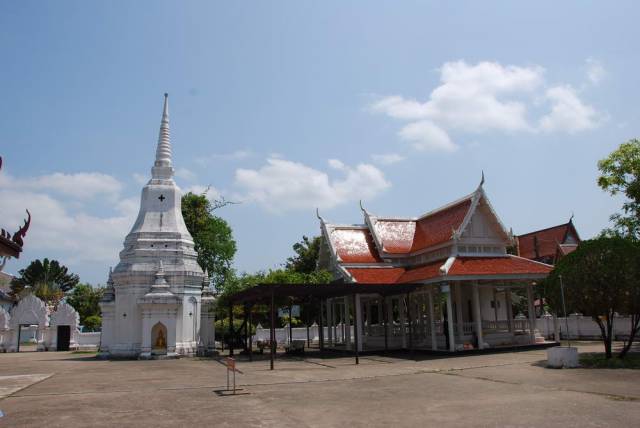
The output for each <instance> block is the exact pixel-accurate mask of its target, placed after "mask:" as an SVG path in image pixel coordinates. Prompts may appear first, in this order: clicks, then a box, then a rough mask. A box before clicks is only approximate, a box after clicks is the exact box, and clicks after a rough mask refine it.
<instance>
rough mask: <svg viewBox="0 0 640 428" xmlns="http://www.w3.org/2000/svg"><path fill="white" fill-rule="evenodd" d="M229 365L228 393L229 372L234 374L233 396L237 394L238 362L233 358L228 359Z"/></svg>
mask: <svg viewBox="0 0 640 428" xmlns="http://www.w3.org/2000/svg"><path fill="white" fill-rule="evenodd" d="M225 363H226V365H227V391H228V390H229V372H233V395H235V394H236V360H235V358H232V357H227V359H226V360H225Z"/></svg>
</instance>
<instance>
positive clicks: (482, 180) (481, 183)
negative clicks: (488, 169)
mask: <svg viewBox="0 0 640 428" xmlns="http://www.w3.org/2000/svg"><path fill="white" fill-rule="evenodd" d="M483 185H484V170H482V178H481V179H480V185H479V186H478V187H482V186H483Z"/></svg>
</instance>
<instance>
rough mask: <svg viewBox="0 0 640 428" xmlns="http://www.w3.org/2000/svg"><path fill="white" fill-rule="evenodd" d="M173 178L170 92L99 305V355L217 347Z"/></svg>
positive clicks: (202, 276) (178, 352) (176, 352)
mask: <svg viewBox="0 0 640 428" xmlns="http://www.w3.org/2000/svg"><path fill="white" fill-rule="evenodd" d="M173 173H174V170H173V166H172V161H171V142H170V134H169V102H168V95H167V94H165V98H164V108H163V112H162V122H161V124H160V136H159V137H158V146H157V149H156V158H155V162H154V164H153V167H152V168H151V180H149V182H148V183H147V184H146V185H145V186H144V187H143V189H142V198H141V201H140V212H139V213H138V218H137V220H136V222H135V224H134V225H133V228H132V229H131V232H129V234H128V235H127V237H126V238H125V240H124V249H123V250H122V251H121V252H120V263H118V265H117V266H116V268H115V269H114V270H113V272H110V273H109V281H108V283H107V285H108V290H107V293H105V296H104V298H103V300H102V302H101V303H100V306H101V308H102V320H103V321H102V338H101V344H100V352H101V355H102V356H105V357H129V358H131V357H138V358H152V357H154V356H160V355H163V356H165V355H166V356H178V355H193V354H194V353H196V352H198V351H201V353H208V352H211V351H212V350H213V339H214V338H213V315H212V313H213V303H212V299H210V298H209V299H204V302H205V303H204V304H205V307H204V308H202V305H201V303H202V294H203V291H202V290H203V288H204V287H206V286H207V285H208V278H207V275H206V274H205V273H204V272H203V271H202V269H201V268H200V266H199V265H198V262H197V253H196V251H195V250H194V244H193V238H192V237H191V235H190V234H189V231H188V230H187V226H186V225H185V222H184V219H183V218H182V211H181V197H182V194H181V192H180V189H179V188H178V186H177V185H176V183H175V181H174V180H173ZM203 309H204V310H203ZM201 317H202V320H206V322H204V323H202V322H201V321H202V320H201ZM201 326H202V328H201Z"/></svg>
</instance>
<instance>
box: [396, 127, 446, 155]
mask: <svg viewBox="0 0 640 428" xmlns="http://www.w3.org/2000/svg"><path fill="white" fill-rule="evenodd" d="M399 135H400V138H402V139H404V140H407V141H411V142H412V143H413V144H412V145H413V147H414V148H415V149H416V150H420V151H444V152H453V151H455V150H457V149H458V146H456V145H455V144H454V143H453V141H451V138H449V134H447V133H446V131H444V130H443V129H442V128H440V127H438V126H436V125H434V124H433V123H432V122H430V121H428V120H421V121H419V122H412V123H409V124H408V125H406V126H405V127H403V128H402V129H401V130H400V132H399Z"/></svg>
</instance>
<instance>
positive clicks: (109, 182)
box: [0, 172, 122, 200]
mask: <svg viewBox="0 0 640 428" xmlns="http://www.w3.org/2000/svg"><path fill="white" fill-rule="evenodd" d="M0 180H2V181H3V182H4V183H5V184H6V187H9V186H10V187H11V188H13V189H16V190H17V189H21V190H35V191H43V190H49V191H52V192H54V193H57V194H60V195H64V196H69V197H72V198H75V199H80V200H86V199H91V198H94V197H98V196H102V197H106V198H107V199H109V200H115V199H117V198H118V196H119V194H120V191H121V190H122V183H120V181H118V180H117V179H116V178H114V177H112V176H110V175H107V174H102V173H99V172H80V173H76V174H63V173H60V172H56V173H53V174H48V175H41V176H38V177H29V178H22V179H18V178H14V177H11V176H9V175H5V174H3V176H2V177H1V178H0Z"/></svg>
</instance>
